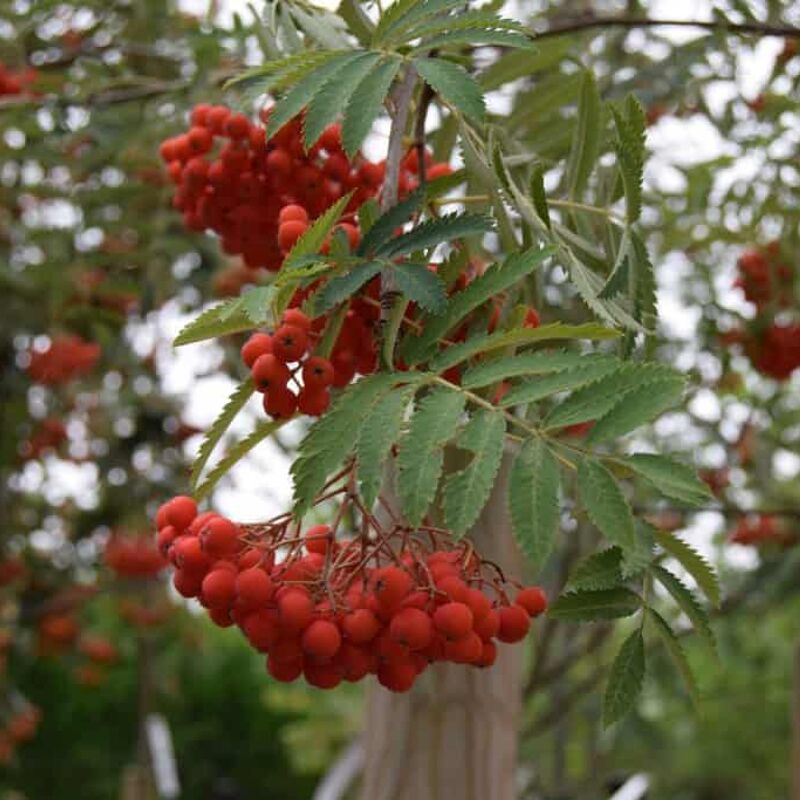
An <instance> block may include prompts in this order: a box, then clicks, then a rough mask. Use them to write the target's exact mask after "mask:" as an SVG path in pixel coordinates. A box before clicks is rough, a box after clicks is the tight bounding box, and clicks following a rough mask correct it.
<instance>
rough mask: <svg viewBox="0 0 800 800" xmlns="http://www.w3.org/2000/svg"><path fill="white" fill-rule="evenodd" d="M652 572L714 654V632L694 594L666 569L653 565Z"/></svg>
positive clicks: (715, 650) (715, 645)
mask: <svg viewBox="0 0 800 800" xmlns="http://www.w3.org/2000/svg"><path fill="white" fill-rule="evenodd" d="M652 572H653V576H654V577H655V578H656V580H657V581H658V582H659V583H660V584H661V585H662V586H663V587H664V588H665V589H666V590H667V591H668V592H669V593H670V594H671V595H672V599H673V600H674V601H675V602H676V603H677V604H678V606H679V607H680V609H681V611H683V613H684V614H686V616H687V617H688V618H689V620H690V622H691V623H692V625H693V626H694V629H695V630H696V631H697V633H698V634H699V635H700V638H702V639H703V640H704V641H705V643H706V644H707V645H708V647H709V649H710V650H711V651H712V652H713V653H714V654H716V652H717V644H716V641H715V639H714V632H713V631H712V630H711V622H710V620H709V619H708V614H707V613H706V612H705V609H704V608H703V607H702V606H701V605H700V603H699V602H698V601H697V598H696V597H695V596H694V594H693V593H692V592H691V591H690V590H689V588H688V587H687V586H686V584H685V583H684V582H683V581H682V580H681V579H680V578H679V577H678V576H677V575H674V574H673V573H671V572H670V571H669V570H668V569H665V568H664V567H662V566H660V565H658V564H655V565H653V567H652Z"/></svg>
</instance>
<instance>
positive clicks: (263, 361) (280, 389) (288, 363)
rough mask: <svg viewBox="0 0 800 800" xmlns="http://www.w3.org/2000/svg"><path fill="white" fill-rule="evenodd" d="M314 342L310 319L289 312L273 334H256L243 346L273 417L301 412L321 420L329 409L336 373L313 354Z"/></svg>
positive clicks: (282, 416) (291, 311)
mask: <svg viewBox="0 0 800 800" xmlns="http://www.w3.org/2000/svg"><path fill="white" fill-rule="evenodd" d="M314 339H315V336H314V334H313V332H312V331H311V320H310V319H309V318H308V317H307V316H306V315H305V314H303V313H302V312H301V311H298V310H297V309H289V310H288V311H286V312H285V313H284V315H283V318H282V319H281V324H280V325H279V326H278V327H277V328H276V330H275V332H274V333H272V334H268V333H254V334H253V335H252V336H251V337H250V338H249V339H248V340H247V341H246V342H245V343H244V346H243V347H242V351H241V355H242V360H243V361H244V363H245V364H246V365H247V366H248V367H249V368H250V375H251V377H252V379H253V383H254V384H255V387H256V389H257V390H258V391H259V392H262V393H263V394H264V410H265V411H266V412H267V414H269V415H270V416H272V417H277V418H285V417H291V416H292V414H294V413H295V411H300V412H301V413H302V414H308V415H309V416H312V417H318V416H319V415H320V414H322V413H324V412H325V411H326V409H327V408H328V405H329V404H330V401H331V397H330V391H329V387H330V386H331V385H333V384H334V382H335V381H336V371H335V370H334V367H333V364H331V362H330V361H329V360H328V359H327V358H322V357H321V356H315V355H311V353H310V350H311V347H312V345H313V342H314ZM300 377H302V384H301V383H300V380H299V378H300ZM348 380H349V378H348ZM290 384H291V385H290Z"/></svg>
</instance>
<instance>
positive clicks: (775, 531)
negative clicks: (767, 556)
mask: <svg viewBox="0 0 800 800" xmlns="http://www.w3.org/2000/svg"><path fill="white" fill-rule="evenodd" d="M793 540H794V537H793V536H792V535H791V532H790V531H789V530H788V529H787V528H786V526H785V525H784V524H783V522H782V521H781V520H780V519H778V518H777V517H775V516H773V515H772V514H757V515H755V516H747V517H742V518H741V519H740V520H739V522H738V523H737V524H736V527H735V528H734V529H733V531H732V532H731V534H730V541H731V542H734V543H735V544H742V545H751V546H755V547H760V546H762V545H766V544H778V545H786V544H790V543H791V542H792V541H793Z"/></svg>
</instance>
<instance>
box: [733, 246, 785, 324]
mask: <svg viewBox="0 0 800 800" xmlns="http://www.w3.org/2000/svg"><path fill="white" fill-rule="evenodd" d="M736 266H737V268H738V270H739V276H738V277H737V279H736V281H735V282H734V284H733V285H734V286H735V287H736V288H738V289H741V290H742V291H743V292H744V296H745V297H746V298H747V300H748V301H749V302H751V303H753V304H755V306H756V307H757V308H758V309H759V310H760V309H763V308H764V307H765V306H767V305H769V304H770V303H775V304H776V305H777V306H779V307H782V308H786V307H787V306H790V305H791V304H792V278H793V274H792V268H791V267H790V266H789V265H788V264H785V263H782V259H781V250H780V243H779V242H770V243H769V244H768V245H767V246H766V247H765V248H763V249H761V250H756V249H751V250H745V252H744V253H742V255H741V256H740V257H739V260H738V261H737V262H736Z"/></svg>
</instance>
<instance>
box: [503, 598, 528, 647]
mask: <svg viewBox="0 0 800 800" xmlns="http://www.w3.org/2000/svg"><path fill="white" fill-rule="evenodd" d="M497 613H498V615H499V617H500V628H499V630H498V631H497V638H498V639H499V640H500V641H501V642H506V643H507V644H513V643H514V642H519V641H521V640H522V639H524V638H525V637H526V636H527V634H528V630H529V629H530V626H531V623H530V620H529V619H528V613H527V612H526V611H525V609H524V608H522V607H521V606H516V605H514V606H503V607H502V608H501V609H500V610H499V611H498V612H497Z"/></svg>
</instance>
